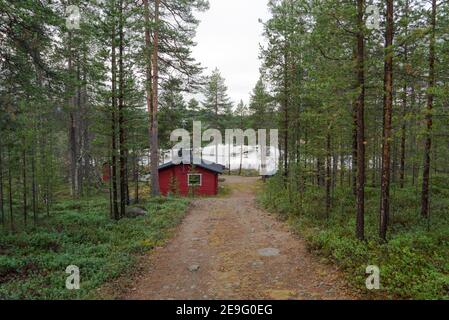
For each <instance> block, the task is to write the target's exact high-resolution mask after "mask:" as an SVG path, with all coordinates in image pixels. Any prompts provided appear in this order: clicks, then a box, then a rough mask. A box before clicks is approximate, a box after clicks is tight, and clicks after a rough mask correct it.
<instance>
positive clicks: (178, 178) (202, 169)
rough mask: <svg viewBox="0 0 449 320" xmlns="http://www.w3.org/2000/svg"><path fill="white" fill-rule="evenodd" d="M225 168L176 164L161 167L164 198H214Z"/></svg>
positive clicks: (160, 181)
mask: <svg viewBox="0 0 449 320" xmlns="http://www.w3.org/2000/svg"><path fill="white" fill-rule="evenodd" d="M223 170H224V167H223V166H222V165H219V164H215V163H212V164H206V163H204V162H202V163H201V164H194V165H192V164H190V163H183V162H181V163H180V164H174V163H172V162H169V163H166V164H164V165H162V166H160V167H159V187H160V189H161V193H162V194H163V195H164V196H167V195H168V194H169V193H171V194H179V195H182V196H187V195H199V196H214V195H217V193H218V175H219V174H221V173H223Z"/></svg>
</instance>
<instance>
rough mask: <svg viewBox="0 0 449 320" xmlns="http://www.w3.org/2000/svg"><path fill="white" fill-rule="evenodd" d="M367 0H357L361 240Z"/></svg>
mask: <svg viewBox="0 0 449 320" xmlns="http://www.w3.org/2000/svg"><path fill="white" fill-rule="evenodd" d="M364 7H365V0H357V20H358V33H357V87H358V91H359V94H358V97H357V101H356V110H357V111H356V121H357V188H356V189H357V194H356V198H357V217H356V237H357V239H359V240H363V239H364V238H365V120H364V117H365V115H364V113H365V110H364V109H365V66H364V64H365V62H364V61H365V39H364V33H363V30H364V26H363V10H364Z"/></svg>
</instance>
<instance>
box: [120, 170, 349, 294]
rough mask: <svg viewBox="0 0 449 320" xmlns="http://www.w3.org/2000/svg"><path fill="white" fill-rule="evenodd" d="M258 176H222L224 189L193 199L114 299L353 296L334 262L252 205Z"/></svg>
mask: <svg viewBox="0 0 449 320" xmlns="http://www.w3.org/2000/svg"><path fill="white" fill-rule="evenodd" d="M258 181H259V179H258V178H242V177H234V176H228V177H226V181H225V182H224V185H225V187H226V189H229V190H230V192H229V193H228V194H226V195H224V196H222V197H216V198H204V199H196V200H194V201H193V202H192V205H191V209H190V210H189V212H188V214H187V216H186V217H185V219H184V221H183V222H182V223H181V224H180V225H179V227H178V229H177V230H176V232H175V235H174V237H173V238H172V239H171V240H169V241H168V242H167V243H166V245H164V246H163V247H159V248H156V249H155V250H153V251H151V253H149V254H148V255H147V256H145V257H143V259H142V262H141V264H142V265H141V267H140V273H139V275H137V276H136V277H135V278H133V281H132V283H131V286H128V288H129V289H128V290H127V291H126V292H125V293H124V294H123V295H122V296H119V297H118V298H121V299H356V298H357V296H356V295H355V294H353V293H352V290H350V289H349V287H348V286H347V284H346V283H345V281H344V280H343V275H342V273H341V272H340V270H338V268H337V267H336V266H333V265H329V264H327V263H324V262H322V261H321V260H320V259H319V258H318V257H317V256H314V255H313V254H311V253H309V252H308V251H307V248H306V243H305V241H304V240H302V239H301V238H299V237H297V236H296V235H294V234H293V233H292V232H291V231H290V230H289V227H288V226H287V225H286V224H285V223H283V222H281V221H279V220H277V219H276V217H275V216H273V215H271V214H269V213H268V212H266V211H265V210H263V209H260V208H258V207H257V205H256V201H255V197H256V191H257V188H258V186H260V183H259V182H258Z"/></svg>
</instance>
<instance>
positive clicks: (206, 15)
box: [193, 0, 269, 104]
mask: <svg viewBox="0 0 449 320" xmlns="http://www.w3.org/2000/svg"><path fill="white" fill-rule="evenodd" d="M209 2H210V9H209V10H208V11H206V12H203V13H199V14H198V15H197V16H198V18H199V19H200V20H201V23H200V25H199V28H198V30H197V36H196V38H195V41H196V42H197V46H196V47H195V48H194V49H193V56H194V57H195V58H196V60H197V61H198V62H200V63H201V65H202V66H203V67H205V68H207V69H205V74H206V75H209V74H210V73H211V72H212V70H213V69H215V67H217V68H218V69H220V71H221V74H222V76H223V77H224V78H225V79H226V85H227V87H228V94H229V96H230V98H231V99H232V100H233V102H234V104H237V103H238V102H239V101H240V100H241V99H243V101H244V102H245V103H248V101H249V95H250V92H251V90H252V89H253V87H254V86H255V84H256V82H257V80H258V78H259V67H260V61H259V59H258V57H259V43H261V42H262V41H263V40H262V32H263V27H262V24H261V23H259V21H258V20H259V18H261V19H262V20H263V21H266V20H267V19H268V17H269V12H268V9H267V2H268V1H267V0H209Z"/></svg>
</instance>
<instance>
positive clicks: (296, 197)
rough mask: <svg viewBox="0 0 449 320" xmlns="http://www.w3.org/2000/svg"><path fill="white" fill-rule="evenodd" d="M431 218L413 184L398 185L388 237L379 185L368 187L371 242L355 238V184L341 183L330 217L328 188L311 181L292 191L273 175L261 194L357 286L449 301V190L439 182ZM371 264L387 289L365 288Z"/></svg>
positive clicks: (406, 296)
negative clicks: (382, 236)
mask: <svg viewBox="0 0 449 320" xmlns="http://www.w3.org/2000/svg"><path fill="white" fill-rule="evenodd" d="M433 189H435V190H436V192H435V191H434V192H433V193H432V196H433V198H432V207H431V209H432V210H431V220H430V222H429V221H427V219H423V218H422V217H421V216H420V214H419V211H418V210H419V199H420V198H419V194H417V193H416V189H415V188H413V187H408V188H403V189H400V188H399V187H397V186H393V187H392V192H391V217H390V225H389V229H388V241H387V242H386V243H382V242H381V241H380V240H379V238H378V210H379V209H378V206H379V188H370V187H367V188H366V203H365V206H366V208H365V234H366V241H359V240H357V239H356V238H355V200H354V196H353V195H352V190H351V189H350V188H341V187H336V188H335V190H334V193H333V201H332V204H333V206H332V211H331V213H330V217H329V219H326V218H325V214H324V210H325V207H324V206H325V198H324V190H323V189H322V188H319V187H316V186H313V185H306V188H305V192H304V194H303V195H302V196H301V195H300V193H299V192H297V191H296V190H292V191H291V192H290V194H289V192H288V187H286V186H285V185H284V183H283V180H282V178H281V177H273V178H271V179H269V180H267V182H266V183H265V185H264V188H263V191H262V192H261V193H260V194H259V195H258V201H259V203H260V205H262V206H263V207H265V208H266V209H268V210H270V211H272V212H276V213H277V214H279V216H280V217H282V218H283V219H288V221H289V224H290V225H291V226H292V228H293V229H294V230H295V231H297V232H298V233H299V234H300V235H301V236H302V237H303V238H304V239H305V240H306V241H307V244H308V246H309V249H310V250H311V251H313V252H316V253H318V254H320V255H323V256H325V257H327V258H328V259H329V260H330V261H332V262H334V263H336V264H338V265H339V266H340V267H341V269H343V270H344V271H345V274H346V275H347V279H348V281H349V282H350V284H351V285H352V286H354V287H355V288H357V289H358V290H360V291H361V292H362V293H366V294H367V295H369V296H372V297H377V298H379V297H380V298H401V299H449V212H448V211H449V210H448V208H449V197H448V195H449V188H448V186H447V184H445V183H444V182H443V181H439V180H438V181H437V184H436V186H435V187H434V188H433ZM368 265H377V266H379V268H380V277H381V290H379V291H378V292H376V293H374V294H373V292H369V291H368V290H367V289H366V287H365V279H366V277H367V275H365V270H366V267H367V266H368Z"/></svg>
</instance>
